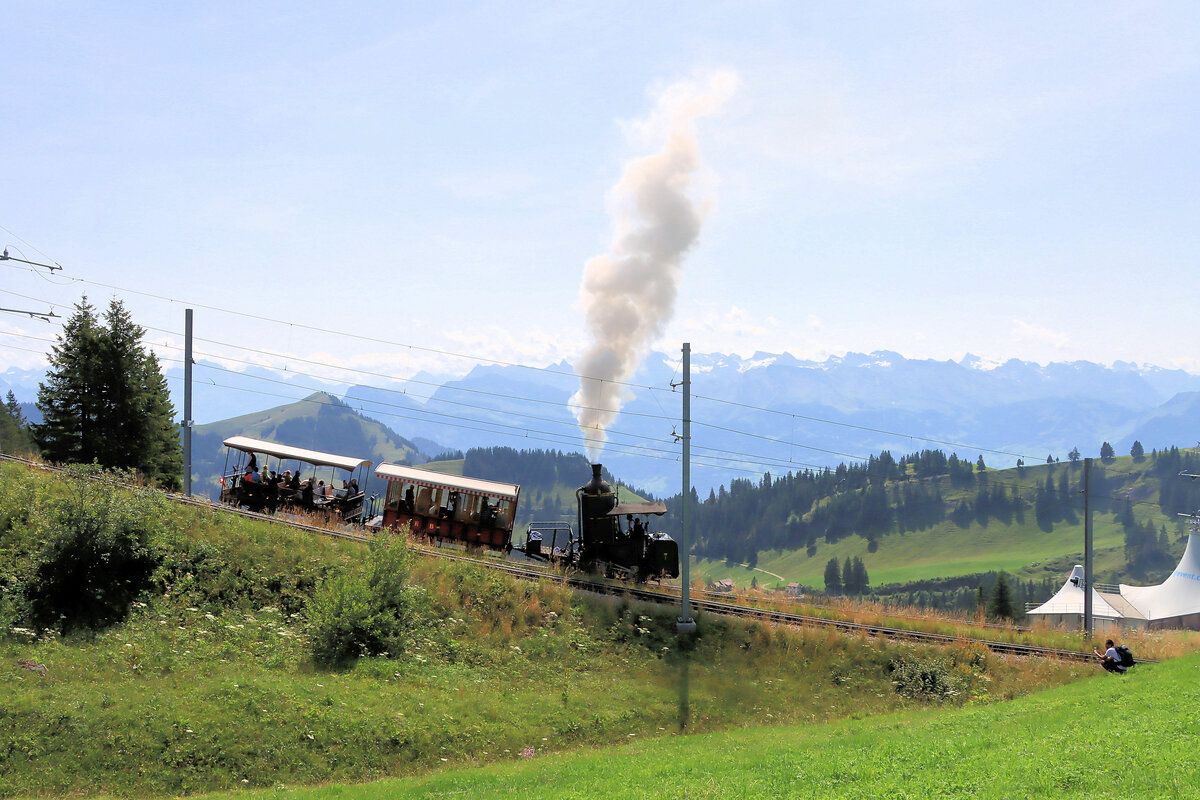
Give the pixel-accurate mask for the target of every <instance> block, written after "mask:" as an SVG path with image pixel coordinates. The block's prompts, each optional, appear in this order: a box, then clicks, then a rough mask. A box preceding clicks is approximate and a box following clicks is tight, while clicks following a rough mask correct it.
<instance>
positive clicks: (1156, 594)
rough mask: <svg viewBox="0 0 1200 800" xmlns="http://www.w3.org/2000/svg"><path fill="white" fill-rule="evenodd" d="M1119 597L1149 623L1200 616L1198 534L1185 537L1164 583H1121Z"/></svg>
mask: <svg viewBox="0 0 1200 800" xmlns="http://www.w3.org/2000/svg"><path fill="white" fill-rule="evenodd" d="M1121 594H1122V595H1123V596H1124V597H1125V599H1126V600H1128V601H1129V602H1130V603H1132V604H1133V606H1134V607H1135V608H1137V610H1138V611H1141V612H1142V613H1143V614H1145V615H1146V619H1149V620H1156V619H1170V618H1171V617H1182V616H1185V615H1188V614H1200V534H1196V533H1192V534H1188V543H1187V548H1186V549H1185V550H1184V551H1183V558H1181V559H1179V565H1178V566H1177V567H1175V571H1174V572H1172V573H1171V574H1170V576H1169V577H1168V578H1167V579H1166V580H1165V581H1163V582H1162V583H1160V584H1158V585H1157V586H1127V585H1125V584H1123V583H1122V584H1121Z"/></svg>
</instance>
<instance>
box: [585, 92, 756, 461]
mask: <svg viewBox="0 0 1200 800" xmlns="http://www.w3.org/2000/svg"><path fill="white" fill-rule="evenodd" d="M736 86H737V75H736V74H735V73H733V72H717V73H714V74H712V75H710V76H708V77H707V79H706V80H704V81H702V82H701V81H681V82H679V83H674V84H671V85H670V86H668V87H666V88H665V89H664V90H663V91H662V92H660V93H659V94H658V97H657V101H656V103H655V107H654V110H653V111H651V112H650V114H649V115H648V116H647V117H645V118H643V119H641V120H637V121H635V122H634V123H633V124H631V125H630V126H629V127H628V132H629V133H630V135H631V138H633V137H636V138H639V139H653V140H655V141H656V142H657V141H662V142H663V144H662V145H661V149H660V150H659V151H658V152H656V153H653V154H652V155H648V156H644V157H642V158H638V159H635V160H633V161H630V162H628V163H627V164H626V165H625V169H624V172H623V173H622V175H621V180H620V181H618V182H617V184H616V185H615V186H614V187H613V189H612V191H611V193H610V196H609V199H610V203H611V207H612V211H611V214H612V218H613V236H612V242H611V243H610V244H609V248H608V252H607V253H603V254H601V255H598V256H593V257H592V258H590V259H588V262H587V264H585V265H584V269H583V286H582V288H581V290H580V294H581V301H582V305H583V308H584V311H585V313H586V316H587V324H588V329H589V331H590V333H591V339H592V344H591V345H590V346H589V347H588V349H587V350H586V351H585V352H584V355H583V357H582V358H581V359H580V360H579V362H578V364H577V365H576V367H575V371H576V372H577V373H578V374H579V376H580V377H579V391H578V392H576V393H575V395H574V396H573V397H572V398H571V405H572V407H573V408H574V410H575V416H576V419H577V420H578V421H579V428H580V430H581V431H583V434H584V436H585V437H586V438H587V439H588V440H589V441H588V442H587V451H588V457H589V458H590V459H591V460H592V461H593V462H595V461H597V460H598V459H599V456H600V452H601V451H602V450H603V449H604V443H605V442H606V441H607V435H606V433H605V431H606V429H607V428H608V426H609V425H610V424H611V423H612V421H613V420H614V419H615V418H616V416H617V414H618V413H619V412H620V410H621V405H622V403H623V402H624V401H625V400H626V399H627V392H626V391H624V389H625V387H623V386H621V385H620V383H619V382H621V381H628V380H629V378H631V377H633V374H634V373H635V372H636V371H637V367H638V364H640V363H641V361H642V359H643V358H644V357H645V355H646V353H647V352H648V351H649V349H650V345H651V344H653V343H654V341H655V340H656V339H657V338H658V337H659V336H661V335H662V332H663V329H664V327H665V326H666V324H667V322H669V321H670V319H671V316H672V315H673V314H674V312H675V295H676V290H677V288H678V286H679V280H680V277H681V276H682V272H683V269H682V262H683V257H684V255H685V254H686V253H687V251H688V249H689V248H691V246H692V244H693V243H695V241H696V237H697V236H698V235H699V233H700V224H701V214H700V212H699V210H698V209H697V208H696V206H695V204H694V203H693V201H692V199H691V198H689V197H688V188H689V186H690V184H691V181H692V177H693V176H694V175H695V173H696V172H697V171H698V170H699V168H700V150H699V146H698V145H697V143H696V130H695V122H696V120H697V119H698V118H699V117H702V116H705V115H707V114H711V113H713V112H715V111H716V110H717V109H718V108H719V107H720V106H721V104H722V103H724V102H725V100H726V99H728V97H729V96H730V95H731V94H732V93H733V91H734V89H735V88H736ZM614 381H615V382H614Z"/></svg>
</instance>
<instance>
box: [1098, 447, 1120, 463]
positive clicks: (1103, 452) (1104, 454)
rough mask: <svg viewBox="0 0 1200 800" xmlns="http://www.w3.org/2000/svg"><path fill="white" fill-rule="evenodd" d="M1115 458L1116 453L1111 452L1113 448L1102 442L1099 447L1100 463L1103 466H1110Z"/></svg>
mask: <svg viewBox="0 0 1200 800" xmlns="http://www.w3.org/2000/svg"><path fill="white" fill-rule="evenodd" d="M1116 457H1117V453H1116V451H1115V450H1113V446H1112V445H1111V444H1109V443H1108V442H1104V443H1103V444H1101V445H1100V460H1101V461H1103V462H1104V463H1105V464H1111V463H1112V462H1113V460H1114V459H1115V458H1116Z"/></svg>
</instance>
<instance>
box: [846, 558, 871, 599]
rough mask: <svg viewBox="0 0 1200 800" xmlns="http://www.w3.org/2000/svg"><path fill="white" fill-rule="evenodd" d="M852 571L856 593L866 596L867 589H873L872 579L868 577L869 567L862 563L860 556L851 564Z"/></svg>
mask: <svg viewBox="0 0 1200 800" xmlns="http://www.w3.org/2000/svg"><path fill="white" fill-rule="evenodd" d="M851 570H852V572H853V573H854V593H855V594H865V593H866V591H867V589H869V588H871V579H870V577H869V576H868V575H867V565H866V564H864V563H863V562H862V559H861V558H859V557H858V556H855V557H854V561H853V562H851Z"/></svg>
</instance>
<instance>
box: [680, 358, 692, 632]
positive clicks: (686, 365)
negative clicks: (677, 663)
mask: <svg viewBox="0 0 1200 800" xmlns="http://www.w3.org/2000/svg"><path fill="white" fill-rule="evenodd" d="M682 506H683V508H682V513H681V514H680V516H681V517H682V519H681V521H680V522H681V524H680V532H679V564H680V566H681V567H682V568H683V569H682V570H681V573H680V574H681V575H682V577H683V591H682V593H681V595H680V596H681V603H680V612H679V621H678V622H677V623H676V625H675V629H676V630H677V631H678V632H679V633H694V632H695V631H696V620H694V619H692V606H691V597H690V593H691V582H692V578H691V575H692V564H691V561H692V538H691V531H690V530H689V529H688V525H689V522H690V518H691V514H692V345H691V343H690V342H684V343H683V503H682Z"/></svg>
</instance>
